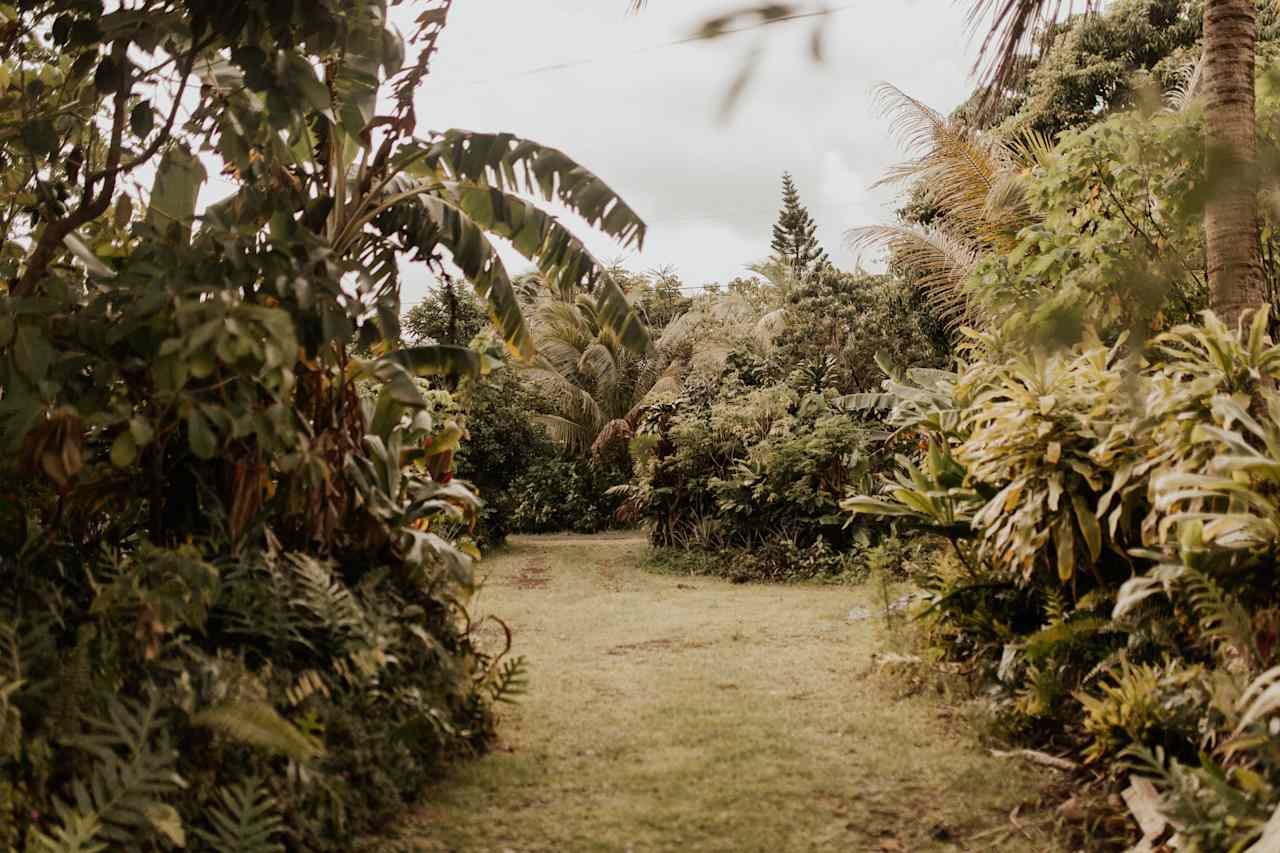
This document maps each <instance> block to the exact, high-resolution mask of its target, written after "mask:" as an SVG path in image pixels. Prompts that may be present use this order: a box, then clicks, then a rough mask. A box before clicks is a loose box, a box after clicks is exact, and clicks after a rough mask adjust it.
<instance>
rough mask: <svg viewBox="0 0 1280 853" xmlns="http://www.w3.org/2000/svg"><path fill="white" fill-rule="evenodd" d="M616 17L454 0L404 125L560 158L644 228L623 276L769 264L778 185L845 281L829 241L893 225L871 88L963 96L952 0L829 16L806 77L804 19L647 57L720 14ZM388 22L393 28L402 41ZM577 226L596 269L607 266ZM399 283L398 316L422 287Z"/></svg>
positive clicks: (603, 8) (696, 6) (416, 279)
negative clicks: (725, 110) (790, 190)
mask: <svg viewBox="0 0 1280 853" xmlns="http://www.w3.org/2000/svg"><path fill="white" fill-rule="evenodd" d="M412 5H413V4H412V3H408V4H406V6H408V7H409V8H410V9H411V8H412ZM626 5H627V4H626V2H624V0H457V2H455V4H454V7H453V12H452V13H451V15H450V17H449V25H448V28H447V29H446V30H445V32H444V34H443V36H442V39H441V46H440V53H439V55H438V57H437V60H436V65H435V68H434V72H433V75H432V77H431V78H429V79H428V80H427V82H426V84H425V85H424V86H423V88H422V90H421V93H420V94H419V97H418V121H419V126H420V127H424V128H425V127H430V128H432V129H445V128H449V127H462V128H467V129H471V130H481V131H509V132H512V133H516V134H518V135H521V136H525V137H528V138H530V139H534V140H537V141H539V142H542V143H545V144H548V145H553V146H555V147H558V148H562V149H563V150H564V151H565V152H566V153H568V154H569V155H570V156H571V157H573V158H575V159H576V160H577V161H578V162H580V163H582V164H583V165H585V166H586V167H587V168H589V169H591V170H592V171H594V172H595V173H596V174H597V175H599V176H600V177H602V178H603V179H604V180H605V181H606V182H608V183H609V184H610V185H611V186H612V187H613V188H614V189H615V190H617V191H618V192H619V193H620V194H621V195H622V196H623V198H625V199H626V200H627V201H628V202H629V203H630V204H631V205H632V206H633V207H634V208H635V209H636V210H637V211H638V212H639V213H640V215H641V216H642V217H643V218H644V219H645V220H646V221H647V222H648V224H649V234H648V239H647V240H646V242H645V247H644V251H643V252H641V253H634V252H632V253H627V254H626V255H625V263H626V265H627V266H628V267H630V268H633V269H638V270H647V269H652V268H655V267H660V266H668V265H669V266H673V267H675V268H676V269H677V271H678V272H679V273H680V275H681V277H682V278H683V279H684V281H685V283H686V284H688V285H701V284H705V283H707V282H716V281H720V282H723V281H727V280H728V279H730V278H732V277H734V276H736V275H740V274H742V273H743V272H744V268H745V267H746V265H748V264H750V263H752V262H754V261H758V260H762V259H763V258H765V257H766V256H767V255H768V253H769V239H770V229H771V226H772V224H773V221H774V219H775V217H776V215H777V211H778V208H779V206H780V188H779V184H780V177H781V174H782V172H783V171H790V172H791V173H792V174H793V175H794V176H795V180H796V183H797V185H798V187H799V189H800V193H801V197H802V199H803V200H804V202H805V204H806V205H807V206H808V208H809V210H810V212H811V213H812V214H813V216H814V218H815V219H816V220H817V222H818V225H819V236H820V237H821V239H822V241H823V243H824V245H825V247H826V248H827V250H828V251H829V252H830V253H831V255H832V257H833V258H834V259H835V261H836V263H837V264H839V265H841V266H849V267H851V266H852V265H853V264H854V263H855V258H854V257H853V256H852V255H851V254H850V253H849V252H848V251H846V250H845V249H844V247H843V239H842V235H843V233H844V231H845V230H846V229H847V228H849V227H851V226H856V225H864V224H871V223H874V222H879V221H883V220H885V219H887V218H888V217H890V216H891V215H892V208H893V204H892V202H893V199H894V193H893V192H891V191H887V190H875V191H873V190H871V189H870V186H871V184H872V183H874V181H875V179H876V178H877V177H878V176H879V175H880V174H881V173H882V172H883V171H884V169H885V168H886V167H887V166H888V165H890V164H891V163H892V162H894V161H895V160H897V159H900V154H899V152H898V151H897V149H896V146H895V142H894V140H893V139H892V138H891V137H890V135H889V132H888V126H887V122H886V121H885V120H884V119H883V118H881V117H880V116H878V115H877V114H876V110H875V106H874V104H873V102H872V99H871V97H870V95H869V90H870V89H871V87H872V86H873V85H874V84H875V83H877V82H878V81H882V80H885V81H889V82H892V83H894V84H895V85H897V86H899V87H900V88H902V89H904V90H906V91H907V92H909V93H910V94H912V95H914V96H916V97H918V98H920V99H922V100H924V101H925V102H926V103H929V104H930V105H932V106H934V107H937V108H939V109H942V110H944V111H946V110H950V109H951V108H952V107H954V106H955V105H957V104H958V103H959V102H960V101H962V100H963V99H964V98H965V97H966V94H967V92H968V91H969V90H970V88H971V75H970V69H971V66H972V64H973V59H974V56H975V51H976V45H975V44H974V43H973V42H972V41H971V40H970V39H969V38H968V37H967V30H966V27H965V20H964V18H965V8H964V4H957V3H955V2H953V1H952V0H858V2H854V3H853V4H852V6H851V7H850V8H846V9H844V10H842V11H839V12H837V13H836V14H834V15H832V16H831V17H830V18H828V19H827V23H826V46H827V59H826V63H825V64H824V65H822V66H815V65H814V64H813V63H812V61H811V59H810V56H809V52H808V39H809V36H810V33H811V29H812V22H809V21H796V22H791V23H784V24H779V25H775V26H770V27H766V28H763V29H762V30H759V31H757V32H752V33H744V34H739V35H734V36H730V37H728V38H725V39H723V40H720V41H717V42H714V43H711V42H705V41H704V42H695V43H693V44H686V45H680V46H665V47H663V46H660V45H664V44H666V43H668V42H670V41H672V40H674V39H678V38H681V37H683V36H686V35H688V34H689V33H691V32H692V31H693V30H694V29H695V27H696V26H697V24H698V23H700V22H701V21H702V20H704V19H706V18H707V17H708V16H710V15H712V14H714V13H716V12H718V11H722V10H724V9H726V8H732V7H734V6H735V2H734V0H728V2H726V0H650V3H649V8H648V10H647V11H646V12H644V13H643V14H641V15H638V16H637V15H628V14H626V13H625V7H626ZM736 5H744V4H743V0H736ZM404 9H405V6H402V7H399V9H398V10H397V13H398V15H397V22H398V23H400V26H401V29H402V30H405V31H407V30H409V29H410V27H409V25H408V17H407V16H406V15H405V14H404ZM757 39H760V40H761V43H762V47H763V50H764V54H763V56H762V58H761V59H760V61H759V64H758V72H757V74H756V75H755V82H754V83H753V84H752V86H751V88H750V89H749V90H748V91H747V92H746V94H745V95H744V97H743V99H742V101H741V102H740V103H739V105H738V107H737V109H736V111H735V112H734V113H733V115H732V116H731V117H730V119H729V120H728V121H726V122H721V121H720V120H719V107H720V105H721V102H722V99H723V96H724V94H725V91H726V90H727V87H728V85H729V83H730V81H731V80H732V78H733V77H734V74H735V73H736V71H737V70H738V68H739V67H740V64H741V61H742V59H743V57H744V56H745V54H746V53H747V51H749V50H750V49H751V47H752V45H753V44H755V43H756V42H757ZM559 65H565V66H566V67H562V68H557V69H555V70H545V69H547V67H548V66H559ZM539 69H542V70H539ZM575 230H576V232H577V233H578V234H579V236H582V237H584V238H585V239H586V240H587V242H588V244H589V245H590V246H591V247H592V249H593V251H595V252H596V254H597V255H598V256H599V257H601V258H602V259H604V260H612V259H614V258H618V257H620V256H622V255H623V253H622V251H621V250H620V249H619V248H618V247H616V245H614V244H612V243H611V242H610V241H609V240H607V239H604V238H601V237H599V236H598V235H593V234H590V233H589V231H588V229H586V228H585V227H578V226H576V225H575ZM869 260H870V259H869ZM511 266H512V267H513V272H515V271H518V270H521V269H523V268H524V266H525V265H524V264H522V263H515V262H513V263H512V264H511ZM406 273H408V275H407V279H408V281H407V282H406V284H407V287H406V292H405V293H404V304H405V305H406V306H408V305H411V304H413V302H415V301H416V300H417V299H418V298H420V297H421V295H422V293H423V292H424V290H425V288H426V287H427V286H428V284H429V279H427V278H426V277H425V276H421V275H416V274H413V273H412V272H410V271H408V270H406Z"/></svg>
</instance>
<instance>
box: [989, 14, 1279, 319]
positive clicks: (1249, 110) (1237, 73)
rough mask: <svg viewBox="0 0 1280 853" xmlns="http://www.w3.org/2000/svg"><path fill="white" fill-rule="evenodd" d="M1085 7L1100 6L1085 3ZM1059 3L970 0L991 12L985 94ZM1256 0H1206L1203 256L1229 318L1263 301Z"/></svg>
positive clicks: (998, 85)
mask: <svg viewBox="0 0 1280 853" xmlns="http://www.w3.org/2000/svg"><path fill="white" fill-rule="evenodd" d="M1085 5H1086V7H1087V8H1092V7H1094V6H1097V5H1100V4H1098V3H1097V2H1095V0H1086V3H1085ZM1062 6H1063V2H1062V0H973V20H975V21H977V20H980V19H982V18H984V17H985V16H986V15H987V14H988V13H994V17H993V23H992V26H991V29H990V31H989V33H988V35H987V38H986V42H985V43H984V45H983V49H984V53H985V52H987V50H988V49H991V48H994V50H995V52H996V54H997V55H996V60H995V63H994V64H993V66H992V70H991V72H990V74H989V81H988V82H989V83H990V87H989V92H990V93H991V96H992V97H996V96H997V95H998V93H999V92H1000V91H1001V89H1002V88H1003V86H1004V85H1005V84H1006V83H1008V82H1009V80H1011V79H1012V77H1013V75H1014V74H1015V73H1016V69H1017V65H1018V62H1019V59H1020V57H1019V52H1020V49H1021V47H1022V45H1023V44H1024V43H1025V41H1026V39H1027V38H1028V36H1029V35H1030V34H1032V33H1034V32H1035V31H1036V30H1038V29H1041V28H1043V27H1044V26H1047V25H1049V24H1051V23H1052V21H1053V20H1054V19H1055V18H1056V17H1057V13H1058V11H1059V10H1060V9H1061V8H1062ZM1257 40H1258V8H1257V4H1256V0H1205V4H1204V72H1203V73H1204V88H1203V91H1204V96H1205V98H1204V102H1205V126H1206V127H1207V128H1208V134H1207V138H1206V140H1205V144H1206V146H1207V149H1208V154H1209V156H1208V163H1209V174H1208V178H1209V183H1210V186H1211V187H1212V188H1213V191H1212V192H1211V193H1210V195H1209V198H1208V200H1207V202H1206V203H1205V255H1206V260H1207V262H1208V263H1207V266H1208V272H1209V286H1210V289H1211V291H1212V294H1213V295H1212V307H1213V308H1214V310H1215V311H1217V312H1218V314H1219V316H1221V317H1222V318H1223V319H1224V320H1226V321H1227V322H1228V323H1235V322H1236V321H1237V320H1238V319H1239V317H1240V315H1241V313H1242V312H1244V311H1247V310H1250V309H1253V308H1257V307H1259V306H1261V305H1262V304H1263V298H1264V292H1265V288H1264V285H1263V278H1262V260H1261V257H1260V255H1259V251H1258V210H1257V195H1258V174H1257V150H1256V141H1255V139H1254V134H1255V132H1256V125H1257V115H1256V113H1255V111H1254V64H1255V52H1256V50H1257Z"/></svg>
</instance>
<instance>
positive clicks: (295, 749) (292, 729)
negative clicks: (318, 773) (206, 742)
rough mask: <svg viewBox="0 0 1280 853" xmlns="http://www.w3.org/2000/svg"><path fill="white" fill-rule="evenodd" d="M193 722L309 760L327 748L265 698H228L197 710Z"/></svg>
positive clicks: (273, 750)
mask: <svg viewBox="0 0 1280 853" xmlns="http://www.w3.org/2000/svg"><path fill="white" fill-rule="evenodd" d="M191 723H192V725H196V726H202V727H205V728H211V729H215V730H217V731H219V732H221V733H222V734H224V735H226V736H227V737H229V738H231V739H232V740H236V741H239V742H241V743H245V744H249V745H250V746H256V747H259V748H261V749H265V750H268V751H271V752H278V753H282V754H284V755H287V756H289V757H290V758H292V759H293V760H295V761H298V762H303V763H305V762H308V761H311V760H312V759H314V758H316V757H318V756H319V755H320V754H321V753H322V752H323V750H322V749H321V747H320V746H319V745H318V744H317V743H315V741H313V740H312V739H311V738H309V737H307V736H306V735H305V734H303V733H302V732H301V731H299V730H298V728H297V727H296V726H294V725H293V724H292V723H290V722H289V721H288V720H286V719H285V718H284V717H281V716H280V715H279V714H278V713H276V710H275V709H274V708H272V707H271V706H270V705H268V704H266V703H265V702H248V701H237V702H224V703H223V704H221V705H218V706H216V707H213V708H210V709H209V710H207V711H203V712H201V713H199V714H196V715H195V716H194V717H192V718H191Z"/></svg>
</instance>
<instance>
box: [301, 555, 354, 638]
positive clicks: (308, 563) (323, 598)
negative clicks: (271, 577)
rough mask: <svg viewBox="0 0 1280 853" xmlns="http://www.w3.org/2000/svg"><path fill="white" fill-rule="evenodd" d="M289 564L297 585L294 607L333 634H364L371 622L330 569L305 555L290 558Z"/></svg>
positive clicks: (348, 590) (349, 591)
mask: <svg viewBox="0 0 1280 853" xmlns="http://www.w3.org/2000/svg"><path fill="white" fill-rule="evenodd" d="M288 560H289V565H290V566H291V567H292V569H293V578H294V580H295V581H296V592H297V595H296V597H295V599H294V603H295V604H297V605H298V606H300V607H302V608H303V609H305V610H307V611H308V612H310V613H312V614H314V615H315V616H316V617H318V618H319V620H320V622H321V624H323V625H324V626H326V627H328V628H330V629H331V630H332V629H341V630H345V631H350V632H353V633H363V632H364V631H365V629H366V628H367V623H368V620H367V618H366V615H365V612H364V609H363V608H362V607H361V606H360V603H359V602H358V601H357V600H356V598H355V596H354V595H352V594H351V590H350V589H348V588H347V586H346V585H345V584H344V583H343V582H342V581H341V580H340V579H339V578H338V577H336V576H335V574H334V571H333V568H332V567H331V566H329V565H326V564H325V563H322V562H321V561H319V560H316V559H314V558H312V557H309V556H307V555H305V554H290V555H288Z"/></svg>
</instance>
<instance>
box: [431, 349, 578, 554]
mask: <svg viewBox="0 0 1280 853" xmlns="http://www.w3.org/2000/svg"><path fill="white" fill-rule="evenodd" d="M534 396H535V395H534V394H533V392H532V391H531V390H530V389H529V388H528V387H527V386H526V385H524V384H523V383H522V382H521V381H520V377H519V374H518V373H516V372H515V371H514V370H512V369H510V368H509V367H504V368H503V369H501V370H498V371H495V372H494V373H492V374H490V375H489V376H488V377H487V378H486V381H485V382H483V383H482V384H480V385H479V386H478V387H477V388H476V389H475V391H474V393H473V394H472V395H471V397H470V399H469V401H468V402H467V405H466V406H465V408H466V424H467V440H466V441H465V442H464V443H463V445H462V446H461V447H460V448H459V449H458V452H457V454H456V456H455V461H456V464H457V469H458V470H457V474H458V477H459V478H460V479H462V480H465V481H467V482H468V483H471V484H472V485H473V486H475V488H476V492H477V494H478V495H479V497H480V499H481V500H482V501H483V502H484V505H483V506H482V507H481V509H480V513H479V516H478V520H477V523H476V526H475V529H474V531H472V536H473V537H474V538H475V540H476V543H477V544H478V545H479V546H480V548H481V549H482V550H488V549H491V548H495V547H497V546H499V545H501V544H502V543H503V541H505V540H506V538H507V534H508V533H511V532H512V531H516V532H528V531H526V530H524V529H523V527H522V522H518V521H517V520H516V517H515V498H514V494H515V492H516V491H517V490H519V491H524V490H525V487H524V486H523V485H521V484H522V482H523V481H524V478H525V476H526V473H527V472H528V471H529V469H530V468H531V467H532V466H534V465H537V464H541V463H543V462H546V461H547V460H549V459H552V458H554V457H555V456H557V455H558V451H557V450H556V448H555V447H554V446H553V444H552V443H551V441H550V439H548V438H547V434H546V432H545V430H543V429H542V427H541V426H539V425H538V424H536V423H534V421H533V415H532V413H533V412H535V411H536V410H537V403H536V402H535V400H534ZM548 503H550V499H548Z"/></svg>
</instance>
